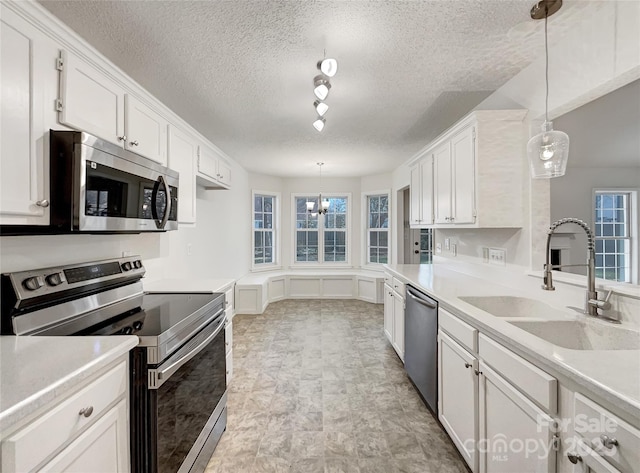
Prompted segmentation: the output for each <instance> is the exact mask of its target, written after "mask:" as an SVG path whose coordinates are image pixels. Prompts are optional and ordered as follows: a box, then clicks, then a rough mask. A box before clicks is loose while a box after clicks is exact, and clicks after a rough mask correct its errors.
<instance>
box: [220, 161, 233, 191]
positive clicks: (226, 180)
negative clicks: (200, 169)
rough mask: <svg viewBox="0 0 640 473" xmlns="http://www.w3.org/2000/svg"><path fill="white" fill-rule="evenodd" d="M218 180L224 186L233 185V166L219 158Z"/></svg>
mask: <svg viewBox="0 0 640 473" xmlns="http://www.w3.org/2000/svg"><path fill="white" fill-rule="evenodd" d="M217 174H218V181H220V183H221V184H222V185H224V186H227V187H229V186H231V167H230V166H229V165H228V164H227V163H226V161H223V160H222V159H218V172H217Z"/></svg>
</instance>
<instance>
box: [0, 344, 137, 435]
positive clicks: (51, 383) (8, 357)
mask: <svg viewBox="0 0 640 473" xmlns="http://www.w3.org/2000/svg"><path fill="white" fill-rule="evenodd" d="M137 344H138V337H135V336H117V337H108V336H105V337H91V336H87V337H40V336H32V337H16V336H2V337H0V433H1V432H3V431H5V430H6V429H7V428H9V427H10V426H12V425H13V424H15V423H17V422H19V421H20V420H21V419H23V418H24V417H26V416H28V415H29V414H31V413H33V412H34V411H35V410H37V409H39V408H40V407H42V406H44V405H46V404H48V403H50V402H52V401H54V400H55V399H56V397H58V396H61V395H63V394H64V393H65V392H66V391H68V390H70V389H72V388H73V386H75V385H77V384H78V383H80V382H82V381H83V380H84V379H86V378H87V377H90V376H91V375H92V374H94V373H95V372H96V371H97V370H99V369H100V368H102V367H104V366H107V365H108V364H109V363H111V362H112V361H114V360H115V359H117V358H118V357H119V356H121V355H123V354H125V353H127V352H128V351H129V350H131V349H132V348H133V347H135V346H136V345H137Z"/></svg>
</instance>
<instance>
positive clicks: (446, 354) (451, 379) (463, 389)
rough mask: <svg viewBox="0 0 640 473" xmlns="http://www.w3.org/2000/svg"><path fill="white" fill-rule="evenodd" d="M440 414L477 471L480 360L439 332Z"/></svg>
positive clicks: (447, 428)
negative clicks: (478, 374)
mask: <svg viewBox="0 0 640 473" xmlns="http://www.w3.org/2000/svg"><path fill="white" fill-rule="evenodd" d="M438 362H439V366H438V397H439V400H440V403H439V406H438V411H439V412H438V417H439V419H440V422H442V425H443V426H444V428H445V430H446V431H447V432H448V433H449V436H450V437H451V439H452V440H453V442H454V443H455V444H456V446H457V447H458V450H459V451H460V453H461V454H462V457H463V458H464V459H465V461H466V462H467V464H468V465H469V468H471V470H472V471H478V465H477V461H478V460H477V450H476V441H477V438H478V376H477V375H476V373H475V370H476V369H478V360H477V359H476V358H475V357H474V356H472V355H471V354H469V353H468V352H467V351H466V350H465V349H464V348H462V346H460V345H459V344H458V343H456V342H455V341H454V340H453V339H451V338H449V337H448V336H447V335H446V334H445V333H444V332H442V331H441V332H439V333H438Z"/></svg>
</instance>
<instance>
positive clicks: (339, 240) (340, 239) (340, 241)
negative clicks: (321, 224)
mask: <svg viewBox="0 0 640 473" xmlns="http://www.w3.org/2000/svg"><path fill="white" fill-rule="evenodd" d="M335 235H336V245H341V246H345V245H346V242H345V240H346V237H347V233H346V232H335Z"/></svg>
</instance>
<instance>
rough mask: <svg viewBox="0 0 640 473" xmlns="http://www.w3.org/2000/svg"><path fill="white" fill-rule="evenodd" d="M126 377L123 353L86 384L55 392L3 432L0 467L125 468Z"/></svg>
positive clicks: (11, 472) (8, 472) (10, 471)
mask: <svg viewBox="0 0 640 473" xmlns="http://www.w3.org/2000/svg"><path fill="white" fill-rule="evenodd" d="M128 380H129V369H128V355H126V356H125V357H122V358H120V360H119V362H117V364H114V365H112V367H111V368H109V369H108V370H107V371H106V372H104V371H103V372H102V373H101V374H99V375H97V376H95V377H94V379H92V380H91V381H90V382H89V384H86V385H84V386H83V387H81V388H79V389H77V390H75V391H72V392H69V393H65V394H61V395H60V396H59V398H56V400H55V401H54V402H53V403H52V404H51V405H49V406H44V409H43V410H42V413H41V414H40V415H38V416H37V417H35V418H33V419H31V420H30V421H27V422H26V423H25V424H24V425H20V426H16V430H14V431H12V432H7V434H8V435H7V436H6V437H5V436H4V435H3V438H2V442H1V443H0V449H1V450H0V461H1V465H0V471H2V472H3V473H18V472H25V471H51V472H78V473H80V472H89V471H90V472H105V473H106V472H114V471H117V472H118V473H121V472H122V473H127V472H128V471H129V470H130V462H129V413H128V399H129V389H128ZM12 429H13V428H12ZM0 434H3V433H0Z"/></svg>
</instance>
